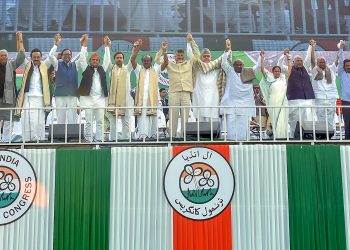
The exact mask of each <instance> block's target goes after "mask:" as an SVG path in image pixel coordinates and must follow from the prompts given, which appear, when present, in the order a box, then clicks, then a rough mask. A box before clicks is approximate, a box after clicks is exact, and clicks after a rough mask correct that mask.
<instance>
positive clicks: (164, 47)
mask: <svg viewBox="0 0 350 250" xmlns="http://www.w3.org/2000/svg"><path fill="white" fill-rule="evenodd" d="M162 49H163V52H165V51H167V49H168V42H167V41H164V42H162Z"/></svg>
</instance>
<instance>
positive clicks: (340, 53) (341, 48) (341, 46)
mask: <svg viewBox="0 0 350 250" xmlns="http://www.w3.org/2000/svg"><path fill="white" fill-rule="evenodd" d="M344 48H345V42H344V41H343V40H340V42H339V50H338V56H337V57H338V61H339V64H338V74H339V73H341V72H343V71H344V58H343V51H344Z"/></svg>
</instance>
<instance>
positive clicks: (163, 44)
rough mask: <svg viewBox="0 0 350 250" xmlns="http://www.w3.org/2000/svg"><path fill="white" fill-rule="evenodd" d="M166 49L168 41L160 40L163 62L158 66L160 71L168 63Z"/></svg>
mask: <svg viewBox="0 0 350 250" xmlns="http://www.w3.org/2000/svg"><path fill="white" fill-rule="evenodd" d="M167 49H168V42H162V47H161V48H160V51H161V52H162V54H163V63H162V64H161V66H160V70H161V71H163V70H165V68H166V67H167V66H168V63H169V61H168V54H167Z"/></svg>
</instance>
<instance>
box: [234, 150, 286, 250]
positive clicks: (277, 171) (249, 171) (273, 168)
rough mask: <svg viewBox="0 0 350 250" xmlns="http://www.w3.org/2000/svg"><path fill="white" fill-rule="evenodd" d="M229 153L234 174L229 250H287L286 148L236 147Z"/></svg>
mask: <svg viewBox="0 0 350 250" xmlns="http://www.w3.org/2000/svg"><path fill="white" fill-rule="evenodd" d="M230 154H231V165H232V167H233V169H234V172H235V174H236V190H235V194H234V196H233V200H232V217H233V218H232V221H233V222H232V232H233V249H254V250H280V249H283V250H288V249H289V218H288V190H287V188H288V184H287V156H286V147H285V146H284V145H243V146H241V145H237V146H230Z"/></svg>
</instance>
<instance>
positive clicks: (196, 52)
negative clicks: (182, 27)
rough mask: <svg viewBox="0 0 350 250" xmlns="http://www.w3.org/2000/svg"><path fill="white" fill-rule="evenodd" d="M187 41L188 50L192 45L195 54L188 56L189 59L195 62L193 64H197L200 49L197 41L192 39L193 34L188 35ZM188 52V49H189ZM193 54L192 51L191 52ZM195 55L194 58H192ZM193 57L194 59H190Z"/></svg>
mask: <svg viewBox="0 0 350 250" xmlns="http://www.w3.org/2000/svg"><path fill="white" fill-rule="evenodd" d="M186 40H187V48H188V44H190V45H191V47H192V49H193V52H194V53H191V55H189V54H187V56H188V59H189V60H191V61H193V62H196V61H198V60H199V57H200V52H199V48H198V45H197V43H196V42H195V40H194V39H193V37H192V34H191V33H188V34H187V36H186ZM187 51H188V49H187ZM191 52H192V50H191ZM192 55H193V56H192ZM190 56H192V57H190Z"/></svg>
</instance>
